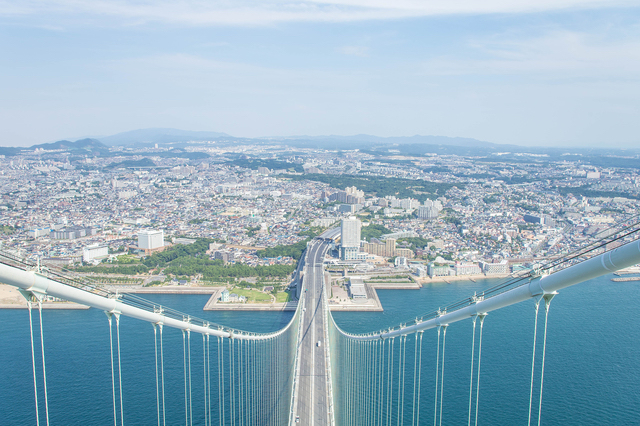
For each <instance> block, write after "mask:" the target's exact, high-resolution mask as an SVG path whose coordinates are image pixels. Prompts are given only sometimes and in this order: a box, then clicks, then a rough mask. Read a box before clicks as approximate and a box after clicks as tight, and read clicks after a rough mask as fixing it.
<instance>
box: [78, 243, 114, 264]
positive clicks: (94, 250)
mask: <svg viewBox="0 0 640 426" xmlns="http://www.w3.org/2000/svg"><path fill="white" fill-rule="evenodd" d="M107 256H109V246H107V245H106V244H92V245H90V246H86V247H84V248H83V249H82V261H83V262H91V261H92V260H94V259H100V258H103V257H107Z"/></svg>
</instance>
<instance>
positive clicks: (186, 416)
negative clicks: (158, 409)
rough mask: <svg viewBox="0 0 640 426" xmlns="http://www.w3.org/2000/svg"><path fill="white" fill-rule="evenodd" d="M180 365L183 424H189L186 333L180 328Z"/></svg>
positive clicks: (187, 425)
mask: <svg viewBox="0 0 640 426" xmlns="http://www.w3.org/2000/svg"><path fill="white" fill-rule="evenodd" d="M182 367H183V371H184V424H185V426H189V411H188V407H187V334H186V331H185V330H182Z"/></svg>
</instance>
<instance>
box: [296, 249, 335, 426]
mask: <svg viewBox="0 0 640 426" xmlns="http://www.w3.org/2000/svg"><path fill="white" fill-rule="evenodd" d="M328 248H329V245H328V243H327V242H324V241H321V240H313V241H312V242H310V243H309V246H308V248H307V253H308V254H307V259H306V261H307V264H306V266H305V274H304V278H303V280H304V281H303V288H304V292H303V293H302V295H301V298H302V299H303V300H304V301H303V303H304V305H303V306H304V311H303V313H302V329H301V333H302V338H301V341H300V344H299V347H298V362H299V375H298V377H297V382H296V383H297V384H296V392H297V398H295V400H296V403H295V405H296V406H295V407H294V419H295V422H297V423H299V424H301V425H322V426H325V425H328V424H330V423H331V415H330V413H329V406H330V404H329V398H330V396H329V392H328V386H327V380H328V379H329V376H328V374H327V369H326V363H325V356H326V352H325V351H326V350H327V343H328V342H326V341H325V335H326V334H325V330H324V324H325V321H324V320H325V315H326V309H325V306H324V304H325V299H324V295H323V292H324V291H325V286H324V268H323V261H324V255H325V253H326V252H327V250H328ZM301 301H302V300H301ZM318 342H320V343H319V345H318Z"/></svg>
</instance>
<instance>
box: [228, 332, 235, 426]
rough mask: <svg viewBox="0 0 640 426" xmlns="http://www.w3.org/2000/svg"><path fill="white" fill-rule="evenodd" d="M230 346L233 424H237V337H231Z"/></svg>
mask: <svg viewBox="0 0 640 426" xmlns="http://www.w3.org/2000/svg"><path fill="white" fill-rule="evenodd" d="M229 345H230V348H231V354H230V355H229V362H230V363H231V372H230V373H229V379H230V387H231V401H230V404H231V425H232V426H233V425H235V424H236V368H235V367H236V358H235V352H236V348H235V345H236V340H235V339H231V341H230V342H229Z"/></svg>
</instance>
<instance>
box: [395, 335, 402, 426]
mask: <svg viewBox="0 0 640 426" xmlns="http://www.w3.org/2000/svg"><path fill="white" fill-rule="evenodd" d="M403 337H404V336H400V340H399V341H398V397H397V398H396V399H397V401H398V405H397V409H396V412H397V416H398V419H397V420H398V425H400V423H401V422H400V417H401V414H400V410H401V409H402V402H401V401H400V398H401V393H400V389H401V386H402V373H403V370H404V369H403V368H402V367H403V366H402V338H403Z"/></svg>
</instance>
